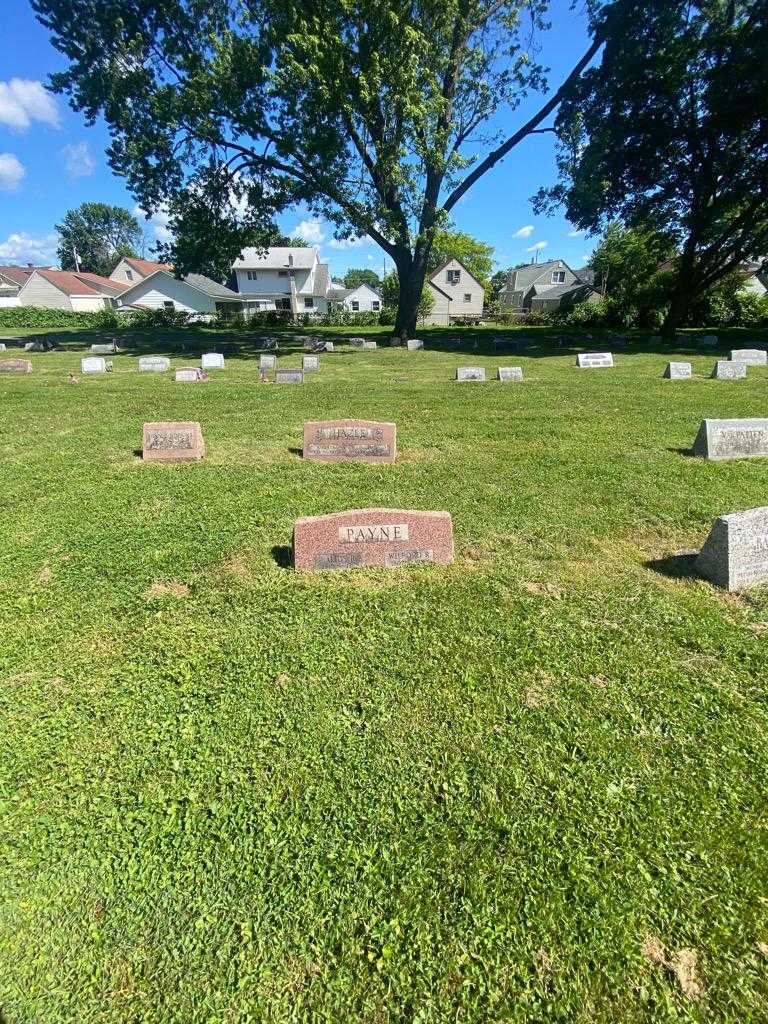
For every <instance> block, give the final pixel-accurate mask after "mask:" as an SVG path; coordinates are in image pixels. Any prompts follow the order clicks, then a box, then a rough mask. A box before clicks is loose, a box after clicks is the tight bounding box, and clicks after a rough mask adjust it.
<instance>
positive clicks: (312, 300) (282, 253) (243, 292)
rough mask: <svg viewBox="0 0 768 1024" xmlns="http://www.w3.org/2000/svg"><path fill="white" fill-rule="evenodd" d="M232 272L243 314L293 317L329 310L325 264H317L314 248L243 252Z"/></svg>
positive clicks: (328, 275)
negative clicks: (270, 312)
mask: <svg viewBox="0 0 768 1024" xmlns="http://www.w3.org/2000/svg"><path fill="white" fill-rule="evenodd" d="M232 272H233V275H234V279H235V288H236V290H237V293H238V295H239V296H240V298H241V300H242V302H243V306H244V309H245V312H246V313H254V312H258V311H259V310H268V309H279V310H285V311H286V312H290V313H292V314H293V316H296V315H298V314H300V313H308V314H310V315H312V314H313V313H325V312H327V310H328V292H329V289H330V283H331V278H330V274H329V272H328V264H327V263H321V262H320V261H319V259H318V258H317V252H316V251H315V250H314V249H309V248H303V247H300V246H297V247H294V246H290V247H289V246H272V247H271V248H270V249H268V250H267V251H266V252H264V251H263V250H260V249H244V250H243V252H242V254H241V256H240V258H239V259H237V260H235V262H234V264H233V267H232Z"/></svg>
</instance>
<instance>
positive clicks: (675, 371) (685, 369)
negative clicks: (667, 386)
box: [664, 363, 693, 380]
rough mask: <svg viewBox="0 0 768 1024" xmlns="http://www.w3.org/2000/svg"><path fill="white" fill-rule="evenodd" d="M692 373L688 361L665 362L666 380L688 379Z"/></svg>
mask: <svg viewBox="0 0 768 1024" xmlns="http://www.w3.org/2000/svg"><path fill="white" fill-rule="evenodd" d="M692 373H693V367H692V366H691V364H690V363H667V368H666V370H665V371H664V377H665V379H666V380H689V379H690V376H691V374H692Z"/></svg>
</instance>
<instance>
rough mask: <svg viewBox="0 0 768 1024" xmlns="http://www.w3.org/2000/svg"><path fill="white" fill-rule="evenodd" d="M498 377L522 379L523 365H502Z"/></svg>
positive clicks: (501, 379)
mask: <svg viewBox="0 0 768 1024" xmlns="http://www.w3.org/2000/svg"><path fill="white" fill-rule="evenodd" d="M498 378H499V380H500V381H505V382H506V381H510V380H522V379H523V368H522V366H500V367H499V368H498Z"/></svg>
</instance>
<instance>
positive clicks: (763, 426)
mask: <svg viewBox="0 0 768 1024" xmlns="http://www.w3.org/2000/svg"><path fill="white" fill-rule="evenodd" d="M693 454H694V455H697V456H699V457H700V458H704V459H710V460H714V461H717V460H724V459H747V458H755V457H758V456H768V419H729V420H703V421H702V423H701V426H700V427H699V432H698V434H697V435H696V440H695V441H694V442H693Z"/></svg>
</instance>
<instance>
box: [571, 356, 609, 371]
mask: <svg viewBox="0 0 768 1024" xmlns="http://www.w3.org/2000/svg"><path fill="white" fill-rule="evenodd" d="M576 365H577V366H578V367H579V368H580V369H582V370H592V369H600V368H601V367H604V366H613V354H612V353H611V352H579V354H578V355H577V356H576Z"/></svg>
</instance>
